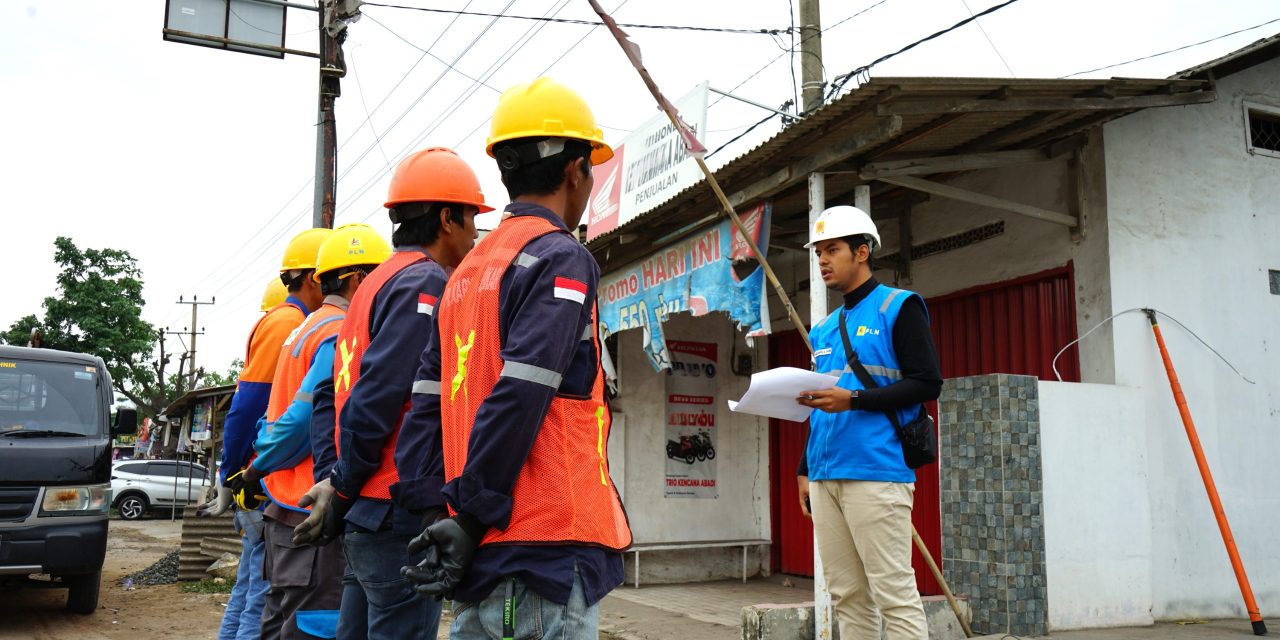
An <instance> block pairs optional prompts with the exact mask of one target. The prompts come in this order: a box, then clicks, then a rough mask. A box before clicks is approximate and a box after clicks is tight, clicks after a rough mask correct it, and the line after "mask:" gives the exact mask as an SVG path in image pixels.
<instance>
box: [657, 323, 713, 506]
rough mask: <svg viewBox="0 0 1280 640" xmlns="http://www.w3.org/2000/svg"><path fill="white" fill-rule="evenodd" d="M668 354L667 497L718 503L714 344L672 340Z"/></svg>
mask: <svg viewBox="0 0 1280 640" xmlns="http://www.w3.org/2000/svg"><path fill="white" fill-rule="evenodd" d="M667 350H668V351H670V352H671V354H672V360H673V361H672V363H671V364H672V366H671V369H669V370H668V371H667V428H666V434H667V473H666V487H665V489H664V493H663V495H664V496H665V497H667V498H717V497H719V495H720V492H719V490H718V489H717V488H716V446H715V442H716V440H717V438H716V435H715V433H716V408H717V407H719V406H720V403H719V402H716V343H714V342H678V341H675V340H673V341H671V342H669V343H668V344H667Z"/></svg>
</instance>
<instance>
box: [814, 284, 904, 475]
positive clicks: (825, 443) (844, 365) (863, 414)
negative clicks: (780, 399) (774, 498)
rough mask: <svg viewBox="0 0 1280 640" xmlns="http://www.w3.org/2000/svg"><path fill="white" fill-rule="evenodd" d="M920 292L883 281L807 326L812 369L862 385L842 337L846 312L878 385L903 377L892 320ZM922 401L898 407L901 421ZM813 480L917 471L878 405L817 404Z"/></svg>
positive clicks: (853, 386) (852, 337)
mask: <svg viewBox="0 0 1280 640" xmlns="http://www.w3.org/2000/svg"><path fill="white" fill-rule="evenodd" d="M914 295H916V294H915V293H912V292H910V291H906V290H903V289H894V288H893V287H886V286H885V285H879V286H877V287H876V288H875V289H873V290H872V291H871V293H870V294H868V295H867V297H866V298H864V299H863V300H862V301H861V302H859V303H858V304H857V306H855V307H854V308H852V309H845V308H844V305H841V306H840V308H839V309H837V310H836V311H835V312H834V313H832V314H831V315H829V316H827V317H826V318H824V319H823V320H822V322H820V323H818V325H817V326H815V327H813V328H812V329H810V330H809V340H810V342H811V343H812V344H813V350H814V371H818V372H821V373H830V374H832V375H840V381H839V382H838V383H836V385H837V386H839V387H841V388H844V389H849V390H861V389H863V388H864V387H863V386H862V383H861V382H859V381H858V378H857V376H855V375H854V374H853V372H852V371H850V370H849V368H848V359H847V358H846V357H845V351H844V342H843V341H842V340H841V339H840V320H839V318H837V317H836V314H838V313H843V314H844V321H845V327H846V328H847V329H848V331H849V342H850V344H852V345H853V350H854V351H856V352H857V354H858V358H859V359H860V360H861V361H862V364H863V365H864V366H865V367H866V368H867V372H868V373H870V374H871V377H872V378H873V379H874V380H875V381H876V384H879V385H880V386H888V385H890V384H893V383H894V382H897V381H898V380H901V379H902V373H901V371H900V370H899V367H898V358H897V354H895V353H894V351H893V325H894V323H895V322H897V320H898V312H899V311H901V310H902V304H903V303H904V302H906V301H907V300H908V299H909V298H911V296H914ZM923 410H924V407H923V406H922V405H916V406H913V407H908V408H906V409H903V410H901V411H898V420H899V423H900V424H907V423H908V422H911V421H912V420H914V419H915V418H916V417H917V416H919V415H920V411H923ZM806 456H807V459H808V462H809V480H810V481H815V480H874V481H880V482H915V480H916V474H915V472H914V471H912V470H911V469H910V468H908V467H907V463H906V461H904V460H903V458H902V442H901V441H900V440H899V439H898V434H897V433H896V432H895V431H894V428H893V423H891V422H889V419H888V418H887V417H885V415H884V413H882V412H877V411H842V412H840V413H827V412H825V411H819V410H817V409H815V410H814V411H813V413H812V415H811V416H810V418H809V447H808V449H806Z"/></svg>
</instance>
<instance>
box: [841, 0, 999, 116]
mask: <svg viewBox="0 0 1280 640" xmlns="http://www.w3.org/2000/svg"><path fill="white" fill-rule="evenodd" d="M1016 2H1018V0H1006V1H1005V2H1002V3H1000V4H997V5H994V6H991V7H988V8H986V9H983V10H982V11H979V12H978V13H975V14H973V15H971V16H969V17H968V18H965V19H964V20H961V21H960V22H957V23H955V24H953V25H951V26H950V27H947V28H946V29H943V30H941V31H937V32H935V33H932V34H930V35H927V36H925V37H923V38H921V39H919V40H916V41H915V42H912V43H911V44H908V45H907V46H905V47H903V48H901V49H898V50H897V51H894V52H893V53H887V54H885V55H883V56H880V57H879V58H876V59H875V60H873V61H872V62H871V63H869V64H865V65H863V66H861V67H858V68H857V69H854V70H853V71H850V72H848V73H844V74H841V75H839V76H836V79H835V81H834V82H832V83H831V92H830V93H829V94H827V99H828V100H830V99H831V98H834V97H835V96H836V95H838V94H839V93H840V90H841V89H843V88H844V85H845V84H846V83H847V82H849V80H850V79H852V78H856V77H862V76H863V75H865V74H867V73H868V72H870V71H871V69H872V67H875V66H876V65H878V64H880V63H882V62H886V61H888V60H891V59H893V58H895V57H897V56H900V55H902V54H904V53H906V52H908V51H910V50H912V49H914V48H916V47H918V46H920V45H922V44H924V43H926V42H929V41H930V40H933V39H936V38H940V37H942V36H944V35H946V34H948V33H951V32H952V31H955V30H956V29H959V28H960V27H963V26H965V25H966V24H969V23H970V22H973V21H975V20H977V19H978V18H981V17H982V16H986V15H991V14H993V13H995V12H997V11H999V10H1001V9H1003V8H1005V7H1007V6H1009V5H1011V4H1014V3H1016Z"/></svg>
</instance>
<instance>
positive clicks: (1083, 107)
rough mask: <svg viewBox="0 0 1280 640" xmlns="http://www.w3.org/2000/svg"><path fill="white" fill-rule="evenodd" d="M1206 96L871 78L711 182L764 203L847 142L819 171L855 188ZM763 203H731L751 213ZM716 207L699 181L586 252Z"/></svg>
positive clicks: (607, 257) (1073, 82) (638, 251)
mask: <svg viewBox="0 0 1280 640" xmlns="http://www.w3.org/2000/svg"><path fill="white" fill-rule="evenodd" d="M1211 89H1212V85H1211V83H1209V82H1208V81H1204V80H1189V79H1178V78H1171V79H1137V78H1113V79H1110V80H1091V79H1065V80H1053V79H1031V78H1026V79H1011V78H926V77H920V78H874V79H872V80H870V81H868V82H866V83H864V84H863V85H861V86H859V87H858V88H857V89H855V90H853V91H851V92H849V93H848V94H846V95H844V96H842V97H840V98H839V99H837V100H835V101H834V102H832V103H830V104H828V105H826V106H825V107H823V108H822V109H819V110H818V111H815V112H814V113H813V114H812V115H810V116H808V117H806V118H804V119H803V120H799V121H797V122H795V123H794V124H792V125H791V126H789V127H787V128H786V129H783V130H782V131H780V132H778V133H777V135H775V136H773V137H772V138H770V139H769V140H766V141H765V142H762V143H761V144H759V145H757V146H756V147H755V148H753V149H751V150H750V151H747V152H745V153H743V154H741V155H740V156H738V157H737V158H735V159H733V160H731V161H729V162H728V163H726V164H725V165H724V166H723V167H721V168H720V169H719V170H717V171H716V179H717V180H718V181H719V182H720V185H721V187H722V188H723V189H724V191H725V193H726V194H734V193H735V192H738V191H740V190H743V189H746V188H748V187H750V186H752V185H753V184H759V183H761V182H762V181H765V180H766V178H771V177H772V179H773V181H774V182H775V183H776V184H774V185H773V186H772V187H771V188H770V189H768V190H767V191H768V192H767V193H766V194H765V195H764V196H762V197H768V196H769V195H772V194H778V193H781V192H783V191H786V190H789V189H791V190H793V189H795V188H796V187H797V186H798V185H800V184H801V183H803V181H804V180H805V176H804V175H785V176H780V172H786V171H788V170H789V169H790V168H791V167H792V165H794V164H796V163H803V162H805V161H806V159H808V160H812V159H813V158H817V157H820V154H823V153H828V152H830V151H831V150H832V149H834V148H837V147H840V146H842V145H844V146H845V151H846V152H848V153H847V154H844V155H846V156H847V157H845V158H843V159H841V160H840V161H839V162H834V163H830V164H828V165H826V166H822V167H815V168H817V169H823V170H826V171H832V170H843V171H847V172H850V175H847V176H845V178H844V181H845V182H856V181H857V176H856V175H854V174H855V173H856V171H855V170H856V168H857V167H859V166H861V165H862V164H865V163H867V162H871V161H882V160H894V159H904V158H920V157H930V156H939V155H953V154H960V153H975V152H983V151H1002V150H1010V149H1025V148H1040V147H1043V146H1045V145H1048V144H1050V143H1052V142H1055V141H1058V140H1062V139H1065V138H1068V137H1070V136H1072V135H1073V134H1075V133H1078V132H1080V131H1083V130H1086V129H1089V128H1091V127H1094V126H1097V125H1099V124H1101V123H1103V122H1105V121H1107V120H1111V119H1114V118H1118V117H1121V116H1124V115H1126V114H1129V113H1133V112H1134V111H1138V110H1141V109H1142V108H1146V107H1145V106H1144V105H1145V103H1141V102H1135V101H1133V100H1126V99H1134V98H1139V99H1142V100H1150V99H1152V98H1146V97H1149V96H1173V95H1176V94H1190V93H1197V92H1199V93H1201V95H1202V96H1211V94H1210V93H1208V92H1209V91H1211ZM1188 98H1189V99H1196V100H1198V99H1200V98H1198V97H1196V96H1188ZM1204 99H1209V98H1208V97H1206V98H1204ZM1129 105H1133V107H1132V108H1127V106H1129ZM895 117H900V118H901V126H900V127H898V128H897V130H896V131H895V132H893V133H892V135H889V136H887V137H886V138H885V139H881V140H873V141H870V142H867V143H866V144H863V145H858V146H857V147H856V148H853V149H850V148H848V145H852V144H855V142H856V141H857V140H858V139H859V136H865V135H866V133H867V132H868V131H873V130H875V129H876V128H877V127H883V125H884V123H885V122H886V121H888V120H889V119H891V118H895ZM830 193H831V189H830V186H829V187H828V194H830ZM762 197H757V198H754V199H749V200H747V201H744V202H740V203H737V202H735V205H737V206H739V208H741V207H746V206H750V205H752V204H754V202H755V201H758V200H759V199H762ZM718 210H719V205H718V204H717V201H716V200H715V198H714V195H713V194H712V192H711V190H710V189H709V188H708V187H707V185H706V184H705V180H703V181H699V182H698V183H697V184H694V185H693V186H691V187H689V188H687V189H685V190H683V191H681V192H680V193H678V194H676V195H675V196H674V197H672V198H671V199H669V200H668V201H666V202H665V203H663V204H661V205H659V206H657V207H655V208H654V209H652V210H651V211H649V212H648V213H646V214H645V215H643V216H640V217H639V218H637V219H635V220H633V221H631V222H629V223H628V224H626V225H622V226H620V227H619V228H617V229H614V230H613V231H610V232H609V233H606V234H603V235H601V236H600V237H598V238H595V239H593V240H592V241H591V242H590V243H588V247H589V248H590V249H591V250H592V252H593V253H595V254H596V255H597V259H598V260H600V262H601V264H602V265H604V266H605V268H606V270H608V268H610V266H618V264H619V260H622V261H629V260H631V259H634V258H635V257H638V256H639V255H642V254H643V253H644V252H643V251H642V249H643V247H638V246H637V247H632V246H630V243H628V246H626V247H624V246H623V243H622V242H621V240H622V239H624V238H625V239H628V240H630V239H632V238H633V237H634V236H635V235H636V233H635V232H637V231H641V230H643V231H644V232H645V233H644V234H640V235H644V236H652V237H660V236H662V235H665V234H668V233H671V232H672V231H675V230H677V229H679V228H680V227H681V226H683V225H688V224H690V223H692V222H694V221H697V220H700V219H703V218H705V217H706V216H708V215H709V214H713V213H715V212H716V211H718ZM636 244H637V245H638V244H642V243H636Z"/></svg>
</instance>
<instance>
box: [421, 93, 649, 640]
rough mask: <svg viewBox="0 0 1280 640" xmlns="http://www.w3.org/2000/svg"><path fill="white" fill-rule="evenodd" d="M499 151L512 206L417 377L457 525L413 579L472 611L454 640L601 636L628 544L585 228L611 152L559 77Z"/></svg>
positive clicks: (445, 525) (515, 109) (526, 103)
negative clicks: (595, 174)
mask: <svg viewBox="0 0 1280 640" xmlns="http://www.w3.org/2000/svg"><path fill="white" fill-rule="evenodd" d="M488 145H489V146H488V150H489V154H490V155H491V156H493V157H494V159H496V160H497V162H498V168H499V169H500V170H501V172H502V182H503V184H504V185H506V187H507V193H508V194H509V195H510V196H511V199H512V203H511V204H510V205H508V206H507V208H506V214H507V215H506V216H505V217H504V218H503V220H502V222H501V223H499V224H498V226H497V228H496V229H494V230H493V231H492V232H490V233H489V234H488V235H487V236H485V238H484V240H482V241H481V242H480V244H479V245H478V246H477V247H476V250H475V251H473V252H471V253H470V254H469V255H468V256H467V258H466V259H465V260H463V261H462V264H461V265H459V267H458V269H457V270H456V271H455V272H454V273H453V275H452V276H450V278H449V285H448V287H447V288H446V289H445V293H444V298H443V300H442V301H443V306H442V307H441V311H440V315H439V320H438V323H439V329H438V331H437V333H435V334H433V335H432V337H431V341H430V342H429V343H428V347H427V352H426V354H425V355H424V366H425V367H426V369H427V370H426V371H425V372H424V373H425V377H426V379H425V380H420V383H425V384H426V385H434V387H435V389H436V395H433V396H424V400H423V403H422V404H423V406H422V411H421V413H422V414H423V416H424V417H425V418H426V419H425V420H424V426H423V427H422V428H420V429H417V430H416V431H418V432H421V433H424V434H439V440H437V441H435V442H433V444H434V451H432V452H431V453H432V455H430V456H427V457H426V460H425V461H424V463H423V465H422V466H421V468H420V469H419V474H420V475H421V476H424V477H426V478H431V479H432V480H434V482H435V483H437V484H439V485H443V489H442V492H443V494H444V499H445V501H446V502H447V503H448V506H449V507H450V510H451V511H452V512H453V513H454V515H453V516H452V517H449V518H444V519H441V520H439V521H437V522H435V523H432V524H429V525H428V526H427V527H426V529H425V530H424V531H423V533H422V534H421V535H420V536H419V537H418V538H416V539H415V540H414V542H413V544H412V545H411V546H410V551H411V552H422V551H426V554H427V555H426V559H425V560H424V561H423V562H421V563H419V564H418V565H417V566H413V567H408V568H406V569H405V573H406V575H407V576H408V577H410V578H411V579H413V580H414V581H415V582H417V583H418V587H417V588H418V591H419V592H420V593H423V594H426V595H431V596H437V597H451V598H453V599H454V600H455V601H456V602H457V603H458V604H455V605H454V611H455V612H456V616H455V618H454V622H453V628H452V629H451V636H452V637H453V638H456V639H463V640H469V639H471V638H477V639H478V638H487V637H490V636H489V631H488V630H496V629H500V628H501V629H503V630H504V632H503V637H532V636H533V634H535V633H539V632H540V633H542V634H544V637H556V638H574V639H579V638H581V639H586V638H596V637H597V635H598V626H599V604H598V603H599V601H600V599H601V598H603V597H604V596H605V594H607V593H608V592H609V591H611V590H612V589H613V588H614V587H616V586H618V585H619V584H621V583H622V578H623V574H622V554H621V551H622V550H624V549H626V548H627V547H628V546H630V544H631V530H630V527H629V526H628V524H627V518H626V514H625V513H624V512H623V509H622V504H621V501H620V500H619V498H618V493H617V490H616V489H615V488H614V485H613V482H612V480H611V479H610V477H609V470H608V455H607V449H606V445H607V443H608V441H609V427H610V424H611V421H612V419H611V416H610V414H609V407H608V403H607V402H606V400H605V397H604V374H603V372H602V370H601V365H600V348H601V347H600V341H599V322H598V318H597V313H596V285H597V283H598V282H599V279H600V268H599V266H598V265H597V264H596V261H595V259H594V258H593V257H592V256H591V253H590V252H588V251H587V250H586V248H585V247H583V246H582V245H581V244H580V243H579V242H578V241H577V239H576V238H575V236H574V230H575V229H577V226H578V223H579V222H580V221H581V219H582V214H583V212H584V211H585V209H586V206H587V200H588V198H589V197H590V195H591V188H592V177H591V167H592V165H593V164H596V163H600V162H604V161H606V160H608V159H609V158H610V157H611V156H612V154H613V151H612V149H610V147H609V145H607V144H605V142H604V139H603V137H602V134H601V131H600V129H599V127H597V126H596V123H595V117H594V116H593V115H592V113H591V110H590V108H588V107H587V104H586V102H585V101H583V100H582V98H581V97H579V96H578V95H577V94H576V93H574V92H573V91H572V90H570V89H569V88H567V87H565V86H564V85H562V84H559V83H557V82H555V81H554V80H551V79H548V78H539V79H537V80H535V81H533V82H530V83H527V84H522V85H518V86H516V87H513V88H511V89H509V90H508V91H507V92H505V93H504V94H503V95H502V97H501V98H499V100H498V107H497V111H496V112H495V113H494V116H493V122H492V129H491V133H490V136H489V140H488ZM420 377H423V376H422V374H420ZM437 408H438V410H437ZM418 411H419V407H418V405H417V403H416V402H415V407H414V412H415V413H417V412H418ZM436 416H438V419H437V418H436ZM504 610H505V611H506V612H507V615H504V613H503V612H504ZM512 614H513V615H512ZM513 618H514V619H513Z"/></svg>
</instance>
